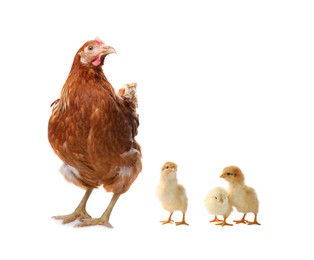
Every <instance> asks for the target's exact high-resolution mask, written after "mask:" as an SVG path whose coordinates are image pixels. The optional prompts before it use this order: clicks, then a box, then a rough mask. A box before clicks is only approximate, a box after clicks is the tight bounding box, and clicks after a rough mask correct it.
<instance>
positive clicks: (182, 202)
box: [156, 162, 189, 225]
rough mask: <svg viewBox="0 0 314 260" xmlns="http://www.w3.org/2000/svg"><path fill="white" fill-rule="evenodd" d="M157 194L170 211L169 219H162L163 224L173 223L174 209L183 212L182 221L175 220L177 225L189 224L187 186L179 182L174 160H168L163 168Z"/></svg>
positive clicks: (163, 205)
mask: <svg viewBox="0 0 314 260" xmlns="http://www.w3.org/2000/svg"><path fill="white" fill-rule="evenodd" d="M156 195H157V197H158V198H159V200H160V202H161V205H162V207H163V208H164V209H165V210H167V211H169V212H170V216H169V218H168V219H167V220H164V221H160V222H161V223H162V224H163V225H164V224H167V223H173V220H172V219H171V216H172V214H173V212H174V211H181V212H182V215H183V216H182V221H180V222H175V224H176V225H189V224H188V223H186V222H185V213H186V211H187V206H188V199H187V196H186V192H185V188H184V187H183V186H182V185H181V184H178V180H177V165H176V164H175V163H173V162H166V163H165V164H164V165H163V166H162V168H161V175H160V183H159V185H158V186H157V190H156Z"/></svg>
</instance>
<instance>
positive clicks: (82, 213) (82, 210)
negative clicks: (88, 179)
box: [53, 188, 93, 224]
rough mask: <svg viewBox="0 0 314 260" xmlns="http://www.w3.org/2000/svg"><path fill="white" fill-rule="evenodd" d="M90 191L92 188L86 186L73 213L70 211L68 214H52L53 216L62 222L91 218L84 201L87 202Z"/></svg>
mask: <svg viewBox="0 0 314 260" xmlns="http://www.w3.org/2000/svg"><path fill="white" fill-rule="evenodd" d="M92 191H93V188H88V189H87V190H86V192H85V195H84V197H83V199H82V200H81V202H80V204H79V205H78V206H77V208H76V209H75V210H74V212H73V213H71V214H69V215H62V216H53V218H55V219H61V220H63V222H62V223H63V224H67V223H70V222H73V221H75V220H77V219H78V220H80V221H82V220H84V219H89V218H91V216H90V215H89V214H88V213H87V211H86V203H87V200H88V198H89V196H90V195H91V193H92Z"/></svg>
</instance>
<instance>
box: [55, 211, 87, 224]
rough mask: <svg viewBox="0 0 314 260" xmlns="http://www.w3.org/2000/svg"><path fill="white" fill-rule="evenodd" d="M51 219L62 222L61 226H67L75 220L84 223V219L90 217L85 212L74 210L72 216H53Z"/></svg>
mask: <svg viewBox="0 0 314 260" xmlns="http://www.w3.org/2000/svg"><path fill="white" fill-rule="evenodd" d="M52 218H54V219H58V220H62V223H63V224H67V223H70V222H73V221H75V220H79V221H84V220H86V219H90V218H91V216H90V215H89V214H88V213H87V212H86V210H76V211H74V212H73V213H72V214H69V215H61V216H53V217H52Z"/></svg>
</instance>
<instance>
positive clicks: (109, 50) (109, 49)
mask: <svg viewBox="0 0 314 260" xmlns="http://www.w3.org/2000/svg"><path fill="white" fill-rule="evenodd" d="M111 53H117V52H116V50H115V49H114V48H113V47H111V46H108V45H104V46H103V50H102V51H101V54H102V55H104V56H106V55H108V54H111Z"/></svg>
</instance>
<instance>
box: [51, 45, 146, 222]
mask: <svg viewBox="0 0 314 260" xmlns="http://www.w3.org/2000/svg"><path fill="white" fill-rule="evenodd" d="M91 46H92V47H91ZM90 49H92V50H90ZM113 52H114V49H113V48H111V47H109V46H107V45H105V44H104V43H103V42H102V41H100V40H99V39H96V40H95V41H89V42H87V43H85V44H84V45H83V46H82V47H81V48H80V50H79V51H78V52H77V54H76V56H75V58H74V61H73V65H72V68H71V71H70V74H69V76H68V79H67V80H66V82H65V84H64V86H63V89H62V91H61V96H60V99H58V100H56V101H55V102H54V103H53V112H52V115H51V117H50V120H49V125H48V137H49V142H50V144H51V146H52V148H53V150H54V151H55V153H56V154H57V155H58V156H59V158H60V159H61V160H62V161H63V162H64V165H63V167H62V168H61V170H60V171H61V173H62V174H63V175H64V177H65V178H66V179H67V180H68V181H70V182H72V183H74V184H76V185H78V186H80V187H83V188H86V189H87V192H86V196H87V198H86V200H85V201H84V199H83V201H82V203H83V205H81V204H80V205H81V206H82V207H81V208H80V210H78V209H77V210H76V211H81V212H73V213H72V214H70V215H67V216H59V217H57V218H59V219H63V220H64V222H70V221H73V220H75V219H80V220H82V223H81V224H80V225H81V226H85V225H95V224H104V225H106V226H110V224H109V216H110V212H111V210H112V208H113V205H114V203H115V201H116V200H117V198H118V197H119V195H120V194H122V193H124V192H126V191H127V190H128V189H129V187H130V186H131V184H132V183H133V182H134V180H135V179H136V177H137V176H138V174H139V172H140V171H141V169H142V164H141V149H140V146H139V144H138V143H137V142H136V141H135V139H134V138H135V136H136V134H137V128H138V125H139V122H138V115H137V113H136V107H137V99H136V96H134V95H135V94H134V93H133V96H130V95H123V93H124V92H125V91H119V93H121V94H116V93H115V91H114V89H113V87H112V86H111V84H110V83H109V81H108V80H107V78H106V77H105V75H104V73H103V70H102V68H101V66H102V65H103V62H104V59H105V56H106V55H108V54H110V53H113ZM135 87H136V85H135V86H134V88H135ZM135 101H136V102H135ZM101 185H102V186H103V187H104V188H105V189H106V190H107V191H108V192H113V193H114V198H113V200H114V202H113V205H111V206H112V207H111V209H110V210H109V211H110V212H109V214H106V215H107V216H105V217H103V216H102V217H101V218H100V219H94V220H86V218H89V215H88V214H87V213H86V211H85V205H86V201H87V199H88V196H89V195H90V193H91V191H92V189H93V188H96V187H98V186H101ZM74 213H76V214H74ZM77 213H79V214H77ZM104 214H105V213H104ZM77 215H79V216H77ZM73 218H74V219H73Z"/></svg>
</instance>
